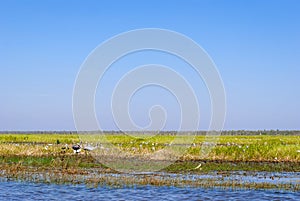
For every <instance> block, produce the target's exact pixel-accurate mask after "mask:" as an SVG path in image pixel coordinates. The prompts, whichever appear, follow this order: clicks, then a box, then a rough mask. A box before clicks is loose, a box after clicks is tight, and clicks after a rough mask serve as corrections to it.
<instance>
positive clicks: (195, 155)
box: [0, 134, 300, 189]
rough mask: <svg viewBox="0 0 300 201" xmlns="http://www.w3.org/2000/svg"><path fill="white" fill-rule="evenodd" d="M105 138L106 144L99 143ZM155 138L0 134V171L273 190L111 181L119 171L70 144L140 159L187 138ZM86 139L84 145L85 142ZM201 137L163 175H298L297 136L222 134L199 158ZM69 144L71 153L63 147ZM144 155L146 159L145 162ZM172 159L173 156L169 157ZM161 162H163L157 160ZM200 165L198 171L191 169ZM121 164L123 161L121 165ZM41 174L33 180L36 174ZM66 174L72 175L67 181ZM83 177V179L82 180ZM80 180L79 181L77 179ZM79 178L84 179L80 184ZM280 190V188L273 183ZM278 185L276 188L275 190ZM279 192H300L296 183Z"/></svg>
mask: <svg viewBox="0 0 300 201" xmlns="http://www.w3.org/2000/svg"><path fill="white" fill-rule="evenodd" d="M104 138H105V140H104V141H101V140H103V139H104ZM174 138H175V136H174V135H173V134H170V135H157V136H150V137H149V136H147V137H145V136H143V135H141V136H140V137H136V136H135V137H131V136H126V135H120V134H118V135H115V134H110V135H105V136H98V135H86V136H85V137H84V138H82V137H80V136H79V135H72V134H68V135H65V134H1V135H0V145H1V148H0V170H1V175H2V176H6V177H7V178H23V179H24V178H27V179H31V180H34V181H39V180H41V181H46V182H56V183H60V182H63V183H64V182H70V183H76V182H79V181H80V182H82V181H83V180H84V181H83V182H86V183H88V184H92V185H102V184H109V185H124V184H126V185H140V184H142V185H147V184H150V185H175V186H176V185H178V186H180V185H182V186H184V185H190V186H202V187H203V186H214V187H216V186H227V187H246V188H248V187H249V188H250V187H251V188H252V187H262V186H264V187H266V188H271V187H272V188H273V187H274V185H273V184H250V183H248V184H246V183H244V184H243V185H242V184H241V183H238V182H233V183H230V182H227V183H225V184H224V183H223V184H219V183H218V182H217V181H209V180H207V181H204V180H203V181H197V182H195V181H179V180H176V179H171V180H165V179H164V178H162V179H159V178H157V177H155V178H153V177H147V176H145V177H144V176H143V177H138V178H136V177H124V178H121V179H120V178H115V177H113V178H111V177H109V176H105V175H102V174H107V173H117V172H116V171H115V170H112V169H110V168H109V167H107V166H105V165H103V164H100V163H99V161H97V160H96V159H95V157H93V154H92V153H91V152H88V151H82V152H81V153H79V154H74V153H73V151H72V149H71V148H70V147H71V145H72V144H74V143H80V142H81V141H82V143H83V144H91V145H93V146H98V147H100V148H101V149H100V148H99V150H100V151H101V153H100V152H99V153H100V154H102V156H105V157H107V158H112V159H118V157H120V155H118V154H117V153H114V152H112V151H111V150H109V149H106V148H102V146H103V147H106V144H104V143H102V142H105V143H109V144H111V145H113V146H114V147H116V148H118V149H119V150H120V151H123V152H126V155H122V156H121V157H123V156H126V157H127V158H123V159H124V160H128V159H134V158H136V157H140V158H142V159H147V160H154V159H151V158H145V156H146V155H147V154H152V153H155V152H158V151H159V150H163V149H164V148H167V147H170V146H175V147H179V148H180V147H185V146H187V145H186V144H185V142H186V141H185V136H184V135H181V136H179V137H178V138H177V141H176V142H177V144H176V143H174ZM85 140H86V141H85ZM204 140H205V136H195V138H194V141H193V143H192V144H189V145H188V146H189V148H188V149H187V152H186V153H185V154H184V155H183V156H181V157H180V158H179V159H178V160H177V161H176V162H174V163H172V164H171V165H170V166H168V167H166V168H164V169H163V170H162V171H163V172H170V173H184V174H189V173H193V174H205V173H209V172H211V171H218V172H228V171H241V170H244V171H268V172H282V171H290V172H300V136H298V135H293V136H287V135H285V136H281V135H276V136H273V135H251V136H243V135H241V136H220V138H219V140H218V141H217V144H216V146H215V147H213V149H212V151H211V152H210V153H209V154H208V155H206V156H202V155H201V154H200V153H201V148H202V144H203V143H204ZM65 144H68V146H69V149H64V150H63V149H62V148H63V146H65ZM143 157H144V158H143ZM170 157H172V156H171V155H170ZM155 160H164V158H162V159H160V158H155ZM199 164H201V168H195V167H197V166H199ZM120 166H122V163H121V162H120ZM94 169H97V171H98V173H99V174H101V175H102V176H101V177H96V178H93V177H88V178H85V179H82V177H81V176H82V175H90V174H91V170H94ZM37 174H38V175H42V177H40V178H37V177H36V175H37ZM70 175H73V176H72V177H70ZM80 175H81V176H80ZM80 178H81V179H80ZM81 180H82V181H81ZM277 187H278V185H277ZM277 187H276V188H277ZM281 187H282V188H284V189H285V188H289V189H299V185H298V186H297V185H296V186H295V185H293V186H291V187H288V185H282V186H281Z"/></svg>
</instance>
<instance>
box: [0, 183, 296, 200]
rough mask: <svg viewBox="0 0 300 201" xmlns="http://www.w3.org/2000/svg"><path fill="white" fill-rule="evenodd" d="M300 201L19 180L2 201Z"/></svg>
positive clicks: (247, 193) (1, 187) (4, 187)
mask: <svg viewBox="0 0 300 201" xmlns="http://www.w3.org/2000/svg"><path fill="white" fill-rule="evenodd" d="M153 198H154V199H156V200H226V199H227V200H228V199H230V200H241V199H250V200H300V192H285V191H275V190H228V189H225V190H224V189H203V188H177V187H154V186H141V187H124V188H110V187H98V188H89V187H86V186H85V185H56V184H44V183H29V182H16V181H2V182H0V199H1V200H68V199H71V200H149V199H153Z"/></svg>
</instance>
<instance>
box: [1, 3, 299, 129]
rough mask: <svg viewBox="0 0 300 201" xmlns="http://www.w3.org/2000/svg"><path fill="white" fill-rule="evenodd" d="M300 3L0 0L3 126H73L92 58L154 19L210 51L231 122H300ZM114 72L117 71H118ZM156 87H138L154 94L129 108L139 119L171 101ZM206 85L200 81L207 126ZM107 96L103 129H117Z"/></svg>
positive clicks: (232, 125) (266, 125)
mask: <svg viewBox="0 0 300 201" xmlns="http://www.w3.org/2000/svg"><path fill="white" fill-rule="evenodd" d="M299 11H300V1H297V0H294V1H293V0H281V1H278V0H265V1H260V0H251V1H238V0H236V1H232V0H218V1H217V0H207V1H201V0H187V1H181V0H180V1H179V0H164V1H161V0H157V1H156V0H151V1H138V0H136V1H131V0H129V1H121V0H120V1H113V0H110V1H89V0H88V1H76V0H72V1H71V0H70V1H58V0H51V1H50V0H49V1H48V0H43V1H38V0H35V1H34V0H23V1H21V0H19V1H15V0H6V1H5V0H2V1H1V2H0V58H1V59H0V130H74V129H75V127H74V123H73V117H72V92H73V85H74V82H75V79H76V75H77V73H78V71H79V68H80V65H81V63H82V62H83V61H84V59H85V58H86V56H87V55H88V54H89V53H90V51H91V50H93V49H94V48H95V47H96V46H97V45H99V44H100V43H101V42H103V41H104V40H107V39H108V38H110V37H112V36H114V35H116V34H119V33H121V32H125V31H129V30H132V29H139V28H148V27H155V28H163V29H170V30H173V31H177V32H180V33H182V34H185V35H186V36H188V37H190V38H192V39H193V40H194V41H196V42H197V43H198V44H200V45H201V46H202V47H203V48H204V49H205V50H206V51H207V52H208V54H209V55H210V56H211V57H212V59H213V60H214V62H215V63H216V65H217V67H218V69H219V72H220V74H221V76H222V79H223V82H224V85H225V89H226V94H227V117H226V122H225V129H254V130H257V129H300V87H299V86H300V79H299V75H300V48H299V47H300V37H299V36H300V12H299ZM151 54H152V53H150V56H149V55H148V56H145V57H144V56H143V55H140V56H139V57H137V58H139V59H140V60H138V61H139V62H138V63H143V62H145V63H149V62H151V60H150V59H149V58H152V57H156V59H157V60H158V61H160V60H163V59H162V58H160V56H159V55H155V54H154V53H153V55H151ZM124 62H125V63H126V60H125V61H124ZM171 63H172V64H174V65H175V66H176V65H180V61H178V62H177V63H176V60H173V61H172V62H171ZM182 69H184V68H183V67H182ZM182 69H181V71H182V74H185V75H187V76H188V75H189V72H188V71H185V70H182ZM109 73H111V74H110V75H109V76H111V77H110V78H114V76H116V77H117V76H118V73H120V72H118V71H117V70H115V71H114V70H112V71H111V72H109ZM191 76H192V75H191ZM187 79H189V77H188V78H187ZM195 79H196V78H195ZM195 79H194V78H191V80H193V81H195ZM103 81H105V79H104V80H103ZM193 81H192V82H193ZM109 88H110V86H107V88H106V89H109ZM147 90H148V91H147ZM151 90H154V89H146V90H145V91H141V92H140V93H141V94H140V95H141V97H147V95H143V93H147V92H149V93H148V94H154V95H155V94H156V95H157V96H154V97H153V99H150V100H149V99H148V98H147V100H148V101H145V104H144V105H139V107H141V108H136V107H134V106H133V111H132V113H133V114H135V117H134V118H136V119H137V121H140V123H141V124H145V122H146V119H145V117H143V116H139V115H141V114H140V113H138V112H140V111H143V110H144V109H145V108H146V107H148V106H149V105H151V104H152V103H153V104H155V103H156V102H157V101H160V100H161V101H162V102H164V101H165V103H162V104H167V105H168V103H171V102H172V101H173V102H174V100H171V99H170V97H169V96H170V95H169V94H168V93H166V92H163V91H162V90H161V89H159V90H156V91H155V90H154V91H151ZM202 92H205V89H201V87H200V89H199V91H198V92H197V93H198V96H199V97H203V102H204V106H202V111H203V121H204V124H207V122H208V120H209V117H208V116H209V115H207V114H208V113H209V111H207V109H206V108H207V107H206V106H205V102H207V101H206V98H205V95H203V96H202V94H201V93H202ZM103 94H105V92H103V93H102V94H101V93H100V92H99V94H97V97H98V98H97V100H99V101H98V102H97V104H98V105H97V110H98V111H97V112H98V113H99V115H98V118H99V119H100V120H101V121H103V124H104V127H105V128H106V129H108V130H109V129H114V128H115V127H114V125H113V123H112V121H111V117H110V116H109V115H108V114H107V115H108V116H105V115H106V113H107V111H106V110H107V108H106V105H105V104H107V103H104V102H105V100H104V101H103V100H102V98H103V97H104V96H103ZM150 97H151V96H150ZM157 97H161V99H160V100H158V99H157ZM169 99H170V100H169ZM101 100H102V101H103V103H101ZM134 101H137V103H140V101H141V100H138V98H136V99H133V100H132V103H133V105H134V103H135V102H134ZM173 102H172V104H170V105H171V106H170V108H169V109H170V110H171V111H172V110H173V109H172V105H173V106H175V105H176V103H175V102H174V103H173ZM200 108H201V107H200ZM135 110H136V111H135ZM173 111H174V112H175V113H174V114H177V113H176V110H173ZM177 112H178V111H177ZM145 115H147V113H146V112H145ZM171 116H172V117H174V119H173V120H170V121H171V122H170V123H169V124H168V127H167V128H168V129H176V127H175V126H174V125H175V123H174V122H177V121H178V119H177V118H176V115H175V116H174V115H171ZM104 120H105V121H104ZM172 121H174V122H172ZM203 128H205V126H204V127H203Z"/></svg>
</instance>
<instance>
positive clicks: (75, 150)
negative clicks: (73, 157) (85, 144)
mask: <svg viewBox="0 0 300 201" xmlns="http://www.w3.org/2000/svg"><path fill="white" fill-rule="evenodd" d="M72 149H73V150H74V153H76V154H77V153H79V152H80V151H81V146H80V144H74V145H73V146H72Z"/></svg>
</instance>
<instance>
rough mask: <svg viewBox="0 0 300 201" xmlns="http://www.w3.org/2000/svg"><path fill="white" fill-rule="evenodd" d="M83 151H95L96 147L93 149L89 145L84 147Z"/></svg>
mask: <svg viewBox="0 0 300 201" xmlns="http://www.w3.org/2000/svg"><path fill="white" fill-rule="evenodd" d="M83 149H84V150H86V151H93V150H94V149H96V147H93V146H91V145H87V146H84V148H83Z"/></svg>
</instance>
